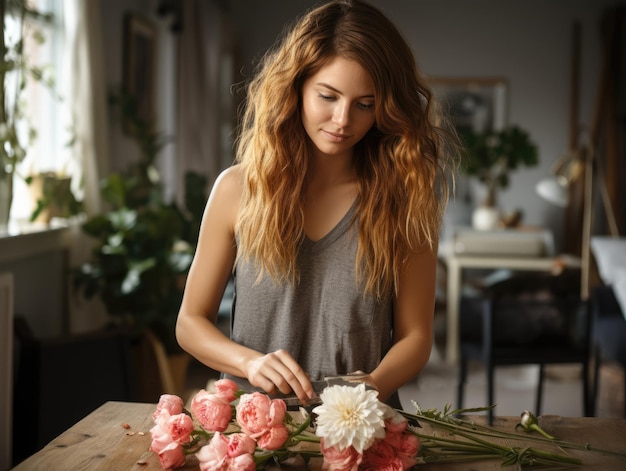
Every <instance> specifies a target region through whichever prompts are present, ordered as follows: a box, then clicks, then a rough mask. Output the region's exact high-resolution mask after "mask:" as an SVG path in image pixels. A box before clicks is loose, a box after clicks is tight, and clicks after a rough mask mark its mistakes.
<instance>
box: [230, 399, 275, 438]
mask: <svg viewBox="0 0 626 471" xmlns="http://www.w3.org/2000/svg"><path fill="white" fill-rule="evenodd" d="M286 410H287V405H286V404H285V401H283V400H281V399H270V398H269V397H268V396H267V395H265V394H262V393H259V392H255V393H252V394H244V395H242V396H241V397H240V398H239V404H238V405H237V422H239V425H240V426H241V429H242V430H243V431H244V432H245V433H247V434H248V435H250V436H251V437H252V438H254V439H257V438H259V437H260V436H261V435H263V434H264V433H266V432H267V431H268V430H269V429H270V428H272V427H276V426H278V425H281V424H282V423H283V420H284V419H285V411H286Z"/></svg>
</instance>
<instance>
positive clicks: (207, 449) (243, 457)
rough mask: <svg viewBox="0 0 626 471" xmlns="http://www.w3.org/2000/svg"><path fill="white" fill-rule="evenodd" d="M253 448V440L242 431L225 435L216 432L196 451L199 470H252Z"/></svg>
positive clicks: (254, 467) (254, 465)
mask: <svg viewBox="0 0 626 471" xmlns="http://www.w3.org/2000/svg"><path fill="white" fill-rule="evenodd" d="M254 450H255V443H254V440H253V439H252V438H250V437H248V436H247V435H245V434H243V433H234V434H231V435H229V436H228V437H227V436H225V435H223V434H221V433H220V432H216V433H215V435H213V438H212V439H211V441H210V442H209V443H208V445H205V446H203V447H202V448H201V449H200V451H198V453H196V457H197V458H198V464H199V465H200V470H201V471H214V470H218V469H219V470H221V471H231V470H232V471H254V470H255V469H256V463H255V462H254V457H253V456H252V455H253V453H254Z"/></svg>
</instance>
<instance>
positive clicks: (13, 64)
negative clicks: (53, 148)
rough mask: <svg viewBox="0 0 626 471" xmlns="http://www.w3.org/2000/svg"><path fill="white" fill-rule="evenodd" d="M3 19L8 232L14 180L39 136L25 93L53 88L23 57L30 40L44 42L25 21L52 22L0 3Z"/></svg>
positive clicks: (0, 163) (1, 178)
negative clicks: (36, 86)
mask: <svg viewBox="0 0 626 471" xmlns="http://www.w3.org/2000/svg"><path fill="white" fill-rule="evenodd" d="M0 15H2V26H3V28H2V35H0V56H1V59H2V65H1V66H0V228H5V227H6V226H7V225H8V222H9V216H10V210H11V203H12V201H13V177H14V176H15V173H16V170H17V167H18V165H19V164H20V162H22V161H23V160H24V157H25V156H26V152H27V147H28V144H29V143H30V142H31V141H32V140H33V139H35V137H36V135H37V133H36V131H35V129H33V128H31V127H30V126H29V124H28V122H27V119H26V115H25V104H24V100H23V97H22V93H23V92H24V90H25V88H26V86H27V83H28V82H29V81H31V80H33V81H35V82H40V83H43V84H44V85H46V86H48V87H49V88H53V84H52V82H51V81H49V80H47V79H46V78H45V77H44V74H43V69H42V68H40V67H36V66H34V65H33V64H31V63H29V62H28V60H27V57H26V56H25V54H24V43H25V41H26V40H27V39H28V40H33V41H37V42H39V43H41V42H43V40H44V39H43V36H42V35H41V32H40V31H38V30H37V29H36V28H27V27H26V21H25V20H26V19H27V18H33V19H37V20H39V21H44V22H50V21H51V20H52V14H49V13H42V12H40V11H38V10H35V9H33V8H31V7H29V5H28V4H27V2H25V1H23V0H0ZM9 24H10V27H9Z"/></svg>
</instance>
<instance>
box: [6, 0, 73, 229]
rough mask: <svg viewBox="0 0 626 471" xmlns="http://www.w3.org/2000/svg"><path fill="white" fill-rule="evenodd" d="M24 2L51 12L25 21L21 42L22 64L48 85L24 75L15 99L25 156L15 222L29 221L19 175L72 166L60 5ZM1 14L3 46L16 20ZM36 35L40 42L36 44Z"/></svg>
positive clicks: (26, 191) (29, 206)
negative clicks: (20, 112) (38, 72)
mask: <svg viewBox="0 0 626 471" xmlns="http://www.w3.org/2000/svg"><path fill="white" fill-rule="evenodd" d="M27 3H28V5H29V7H30V8H32V9H35V10H37V11H39V12H42V13H51V14H52V20H51V21H43V20H41V19H37V18H32V17H27V18H26V19H25V24H24V28H25V29H24V31H25V34H24V38H23V39H24V49H23V54H24V57H25V60H26V61H27V62H28V64H29V65H30V66H32V67H37V68H38V69H39V70H41V72H42V76H43V79H44V81H45V82H50V83H51V84H52V87H48V86H46V85H45V84H44V83H43V82H42V81H37V80H33V79H32V77H31V76H27V77H26V79H27V81H26V87H25V88H24V90H23V91H22V92H21V93H20V95H19V100H20V106H21V107H22V109H23V110H24V115H25V119H24V120H23V121H22V122H21V123H19V127H18V135H19V136H20V140H21V142H22V146H23V147H24V148H25V149H26V156H25V158H24V160H23V161H22V163H21V164H20V165H19V166H18V168H17V172H16V173H17V174H16V176H15V178H14V193H13V204H12V207H11V220H12V221H15V222H18V223H22V222H27V221H28V220H29V218H30V215H31V214H32V211H33V209H34V204H35V202H34V201H33V198H32V196H31V191H30V188H29V187H28V185H27V184H26V182H25V180H24V179H25V177H27V176H29V175H34V174H37V173H42V172H55V173H65V174H72V173H73V168H72V166H73V165H74V164H73V163H72V159H71V153H70V150H69V147H68V144H69V143H70V141H71V136H72V133H71V126H70V122H71V121H70V119H69V118H68V117H69V116H70V113H69V111H68V110H69V104H68V102H67V99H68V97H69V95H68V93H67V90H68V88H67V86H68V77H67V74H66V73H65V70H64V16H63V3H64V2H60V1H54V0H30V1H28V2H27ZM5 15H6V18H5V41H7V43H9V41H11V42H13V41H15V39H16V38H19V33H20V28H21V20H20V18H19V17H18V16H17V15H16V12H15V11H14V10H7V11H6V12H5ZM38 36H39V37H42V38H43V42H40V41H38V40H37V38H38ZM13 80H14V81H15V78H13ZM12 86H17V84H16V83H15V84H12ZM30 130H34V131H35V133H36V135H35V137H34V138H33V139H31V138H29V134H30Z"/></svg>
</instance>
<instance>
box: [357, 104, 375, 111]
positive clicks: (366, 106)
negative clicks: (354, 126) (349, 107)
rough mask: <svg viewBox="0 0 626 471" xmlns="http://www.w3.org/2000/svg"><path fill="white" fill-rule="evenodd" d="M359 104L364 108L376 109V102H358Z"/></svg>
mask: <svg viewBox="0 0 626 471" xmlns="http://www.w3.org/2000/svg"><path fill="white" fill-rule="evenodd" d="M357 106H358V107H359V108H361V109H362V110H371V109H374V103H357Z"/></svg>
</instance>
